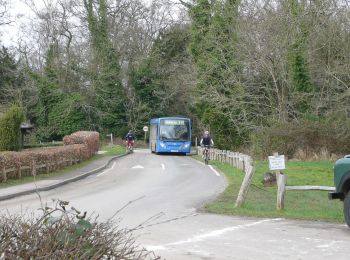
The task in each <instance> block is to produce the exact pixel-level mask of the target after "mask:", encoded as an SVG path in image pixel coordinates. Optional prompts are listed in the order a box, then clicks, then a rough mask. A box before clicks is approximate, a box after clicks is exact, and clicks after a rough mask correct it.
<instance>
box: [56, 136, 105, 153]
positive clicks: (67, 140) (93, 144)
mask: <svg viewBox="0 0 350 260" xmlns="http://www.w3.org/2000/svg"><path fill="white" fill-rule="evenodd" d="M63 143H64V145H71V144H85V145H87V147H88V149H89V151H90V152H91V154H94V153H96V152H97V151H98V149H99V147H100V134H99V133H98V132H91V131H79V132H75V133H73V134H71V135H67V136H65V137H64V138H63Z"/></svg>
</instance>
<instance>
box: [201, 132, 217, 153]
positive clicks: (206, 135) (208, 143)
mask: <svg viewBox="0 0 350 260" xmlns="http://www.w3.org/2000/svg"><path fill="white" fill-rule="evenodd" d="M200 146H205V147H207V148H208V149H209V148H210V147H211V146H214V141H213V139H212V138H211V137H210V135H209V131H204V135H203V137H202V139H201V141H200ZM203 157H204V150H203Z"/></svg>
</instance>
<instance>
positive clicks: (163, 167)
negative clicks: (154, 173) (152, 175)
mask: <svg viewBox="0 0 350 260" xmlns="http://www.w3.org/2000/svg"><path fill="white" fill-rule="evenodd" d="M162 169H163V171H165V165H164V164H163V163H162Z"/></svg>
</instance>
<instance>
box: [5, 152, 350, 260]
mask: <svg viewBox="0 0 350 260" xmlns="http://www.w3.org/2000/svg"><path fill="white" fill-rule="evenodd" d="M225 185H226V180H225V177H224V176H222V175H221V174H220V173H219V172H217V171H215V169H212V168H210V167H208V166H205V165H203V164H202V163H200V162H197V161H195V160H193V159H192V158H189V157H185V156H160V155H154V154H151V153H149V152H148V151H146V150H136V151H135V153H134V154H132V155H129V156H127V157H123V158H120V159H118V160H116V161H115V163H113V164H112V165H111V167H110V168H109V169H107V170H105V171H103V172H100V173H98V174H95V175H92V176H90V177H88V178H86V179H84V180H81V181H78V182H74V183H71V184H68V185H66V186H63V187H60V188H57V189H55V190H51V191H49V192H43V193H41V194H40V195H41V200H42V202H44V203H50V202H51V199H53V198H59V199H61V200H68V201H70V202H71V205H73V206H75V207H76V208H78V209H81V210H86V211H88V212H89V213H92V212H96V214H99V216H100V219H108V218H110V217H111V216H113V215H114V213H115V212H117V211H118V210H119V209H121V208H122V207H123V206H125V205H126V204H127V203H128V202H129V201H133V202H132V203H131V204H130V205H128V206H127V207H126V208H124V209H123V210H122V211H121V212H119V213H118V215H117V217H119V218H121V224H122V225H126V226H128V227H130V228H132V227H135V226H138V225H140V224H142V223H143V224H144V226H147V227H145V228H143V229H140V230H138V231H136V232H137V233H136V235H137V236H138V242H139V243H141V244H142V245H143V246H145V247H146V248H147V249H150V250H154V251H155V252H156V254H158V255H161V256H163V257H164V258H166V259H180V260H181V259H184V260H187V259H259V260H260V259H266V260H272V259H308V260H309V259H315V260H316V259H317V260H319V259H329V258H331V257H332V258H334V259H338V260H342V259H344V260H345V259H349V256H350V229H348V228H347V227H346V226H345V225H336V224H328V223H322V222H319V223H318V222H304V221H289V220H285V219H253V218H240V217H227V216H217V215H210V214H204V213H199V212H198V210H197V209H198V208H200V207H201V206H202V205H203V203H205V202H206V201H208V200H211V199H213V198H215V197H216V196H217V194H219V193H220V192H221V191H222V190H223V189H224V188H225ZM39 206H40V201H39V199H38V196H37V195H35V194H33V195H28V196H23V197H19V198H16V199H12V200H9V201H3V202H0V210H5V209H6V210H8V211H9V212H19V211H24V210H35V209H37V208H38V207H39ZM145 221H146V222H145Z"/></svg>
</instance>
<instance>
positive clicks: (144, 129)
mask: <svg viewBox="0 0 350 260" xmlns="http://www.w3.org/2000/svg"><path fill="white" fill-rule="evenodd" d="M142 129H143V131H144V132H145V144H146V137H147V132H148V126H146V125H145V126H144V127H143V128H142Z"/></svg>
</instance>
